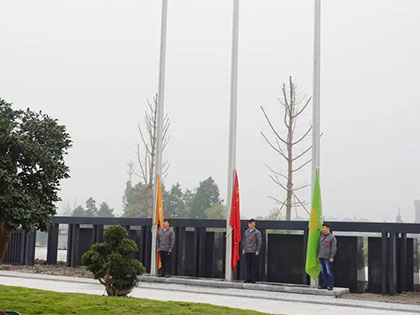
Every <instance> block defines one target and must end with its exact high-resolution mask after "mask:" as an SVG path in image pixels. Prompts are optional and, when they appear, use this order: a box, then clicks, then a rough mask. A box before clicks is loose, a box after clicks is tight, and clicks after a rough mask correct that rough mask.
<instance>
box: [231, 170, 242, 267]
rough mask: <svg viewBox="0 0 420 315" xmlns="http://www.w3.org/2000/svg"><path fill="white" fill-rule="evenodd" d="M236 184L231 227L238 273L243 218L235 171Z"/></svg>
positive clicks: (234, 264)
mask: <svg viewBox="0 0 420 315" xmlns="http://www.w3.org/2000/svg"><path fill="white" fill-rule="evenodd" d="M234 176H235V179H234V180H235V182H234V185H233V193H232V206H231V209H230V221H229V225H230V226H231V227H232V270H233V273H236V266H237V265H238V261H239V258H240V253H239V243H240V242H241V216H240V211H239V184H238V174H237V172H236V170H235V173H234Z"/></svg>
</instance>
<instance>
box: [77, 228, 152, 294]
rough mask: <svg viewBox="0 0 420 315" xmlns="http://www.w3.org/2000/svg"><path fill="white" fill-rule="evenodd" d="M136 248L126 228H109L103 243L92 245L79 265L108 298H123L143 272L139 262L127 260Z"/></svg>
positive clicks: (106, 230) (105, 232)
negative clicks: (97, 282)
mask: <svg viewBox="0 0 420 315" xmlns="http://www.w3.org/2000/svg"><path fill="white" fill-rule="evenodd" d="M137 249H138V248H137V244H136V243H135V242H134V241H133V240H130V239H128V233H127V231H126V229H125V228H123V227H122V226H120V225H116V226H111V227H108V228H106V229H105V231H104V242H103V243H97V244H93V245H92V247H91V249H90V250H89V251H88V252H86V253H85V254H84V255H83V256H82V264H83V265H85V266H86V267H87V269H88V270H89V271H91V272H92V273H93V274H94V276H95V279H98V280H99V282H100V283H101V284H103V285H104V286H105V289H106V292H107V294H108V295H109V296H126V295H127V294H128V293H130V292H131V291H132V290H133V288H134V287H135V286H136V284H137V283H138V282H139V279H138V276H139V275H141V274H142V273H143V272H144V270H145V268H144V266H143V264H142V263H141V262H140V261H139V260H137V259H132V258H130V257H132V255H133V254H134V253H136V252H137Z"/></svg>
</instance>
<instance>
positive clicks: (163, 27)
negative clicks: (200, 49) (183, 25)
mask: <svg viewBox="0 0 420 315" xmlns="http://www.w3.org/2000/svg"><path fill="white" fill-rule="evenodd" d="M167 13H168V0H162V25H161V37H160V63H159V90H158V104H157V105H158V110H157V130H156V131H157V132H156V138H157V139H156V163H155V180H154V192H153V208H152V220H153V221H152V255H151V256H152V257H151V264H150V275H152V276H156V275H157V261H156V256H157V252H156V251H157V248H156V235H157V224H155V221H156V204H157V194H158V186H157V178H158V175H160V174H161V172H162V129H163V105H164V92H165V56H166V22H167Z"/></svg>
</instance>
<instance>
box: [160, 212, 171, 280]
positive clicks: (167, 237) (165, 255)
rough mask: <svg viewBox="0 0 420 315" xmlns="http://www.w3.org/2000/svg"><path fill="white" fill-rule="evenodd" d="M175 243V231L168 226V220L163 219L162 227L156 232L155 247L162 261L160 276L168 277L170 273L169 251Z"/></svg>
mask: <svg viewBox="0 0 420 315" xmlns="http://www.w3.org/2000/svg"><path fill="white" fill-rule="evenodd" d="M174 245H175V232H174V231H173V230H172V229H170V228H169V221H168V220H165V221H163V224H162V229H161V230H159V231H158V233H157V248H158V251H159V254H160V259H161V261H162V268H161V270H160V272H161V273H160V276H161V277H163V276H166V277H167V278H168V277H170V274H171V253H172V249H173V248H174Z"/></svg>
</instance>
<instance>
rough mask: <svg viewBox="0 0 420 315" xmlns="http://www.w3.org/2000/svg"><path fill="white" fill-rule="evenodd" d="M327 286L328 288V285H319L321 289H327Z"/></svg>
mask: <svg viewBox="0 0 420 315" xmlns="http://www.w3.org/2000/svg"><path fill="white" fill-rule="evenodd" d="M326 288H327V286H326V285H320V286H318V289H320V290H325V289H326Z"/></svg>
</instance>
